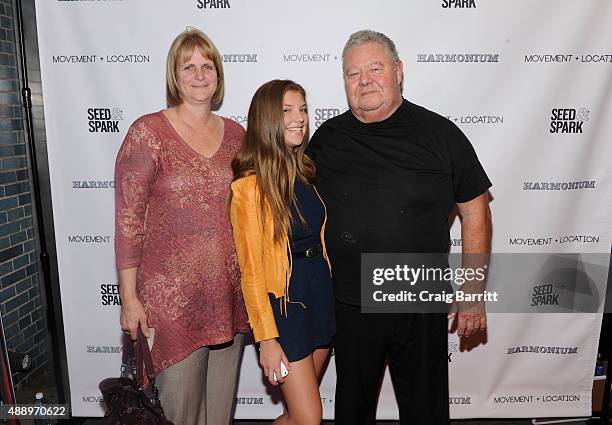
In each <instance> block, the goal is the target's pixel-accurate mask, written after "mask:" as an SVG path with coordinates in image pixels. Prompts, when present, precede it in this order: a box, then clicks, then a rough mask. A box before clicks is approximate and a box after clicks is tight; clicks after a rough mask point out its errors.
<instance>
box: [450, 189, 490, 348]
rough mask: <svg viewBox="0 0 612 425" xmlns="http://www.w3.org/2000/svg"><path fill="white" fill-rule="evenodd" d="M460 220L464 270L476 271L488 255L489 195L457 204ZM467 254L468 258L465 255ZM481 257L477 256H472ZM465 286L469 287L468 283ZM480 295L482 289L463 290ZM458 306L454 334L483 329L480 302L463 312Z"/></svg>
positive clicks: (468, 334)
mask: <svg viewBox="0 0 612 425" xmlns="http://www.w3.org/2000/svg"><path fill="white" fill-rule="evenodd" d="M457 208H458V210H459V216H460V218H461V239H462V252H463V254H464V255H463V267H464V268H479V267H482V266H483V265H485V264H487V263H488V254H489V253H490V252H491V231H492V225H491V210H490V209H489V194H488V192H485V193H483V194H481V195H479V196H478V197H476V198H474V199H472V200H471V201H467V202H462V203H457ZM466 254H468V255H466ZM476 254H481V255H476ZM466 285H470V284H469V283H468V284H466ZM464 289H466V290H475V291H476V292H480V291H482V290H483V289H484V287H483V286H482V285H480V284H474V287H473V288H464ZM462 307H464V306H461V305H459V310H458V318H457V319H458V324H457V334H458V335H459V336H466V337H469V336H470V335H471V334H472V333H473V332H474V331H477V330H484V329H486V326H487V319H486V312H485V308H484V303H480V304H478V305H476V306H471V308H469V309H465V308H463V309H462Z"/></svg>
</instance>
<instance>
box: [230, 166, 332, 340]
mask: <svg viewBox="0 0 612 425" xmlns="http://www.w3.org/2000/svg"><path fill="white" fill-rule="evenodd" d="M315 192H316V189H315ZM317 195H318V193H317ZM319 199H320V197H319ZM321 202H323V201H321ZM324 207H325V205H324ZM260 215H261V214H260V207H259V192H258V190H257V180H256V177H255V174H251V175H249V176H246V177H243V178H240V179H238V180H236V181H235V182H233V183H232V201H231V205H230V219H231V222H232V227H233V231H234V241H235V243H236V252H237V254H238V264H239V265H240V272H241V273H242V278H241V287H242V294H243V296H244V302H245V304H246V308H247V313H248V315H249V323H250V325H251V328H252V329H253V335H254V337H255V341H263V340H266V339H272V338H277V337H278V329H277V328H276V322H275V321H274V314H273V312H272V306H271V305H270V300H269V298H268V293H271V294H273V295H274V297H275V298H277V299H278V300H279V303H280V306H281V311H283V307H284V310H285V314H286V307H287V302H294V301H291V300H290V299H289V296H288V293H289V292H288V291H289V279H290V278H291V265H292V259H291V247H290V245H289V238H288V237H287V236H285V237H284V238H282V240H281V241H280V242H276V243H275V242H274V224H273V222H272V215H271V214H266V221H265V223H262V220H261V217H260ZM326 220H327V213H326V214H325V220H324V221H323V226H322V227H321V245H322V246H323V257H324V258H325V260H327V264H328V265H329V259H328V257H327V250H326V249H325V241H324V239H323V235H324V233H325V221H326ZM330 271H331V266H330ZM295 302H299V300H297V301H295Z"/></svg>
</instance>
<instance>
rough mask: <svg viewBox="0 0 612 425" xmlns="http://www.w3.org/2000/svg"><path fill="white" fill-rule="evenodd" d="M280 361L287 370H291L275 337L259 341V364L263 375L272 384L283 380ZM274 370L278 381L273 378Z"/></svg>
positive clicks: (280, 382)
mask: <svg viewBox="0 0 612 425" xmlns="http://www.w3.org/2000/svg"><path fill="white" fill-rule="evenodd" d="M281 361H282V362H283V363H284V364H285V366H286V367H287V370H291V365H290V364H289V360H287V357H285V352H284V351H283V349H282V348H281V346H280V344H279V343H278V341H276V339H267V340H265V341H261V342H260V343H259V365H260V366H261V368H262V369H263V373H264V376H265V377H266V378H268V381H270V384H272V385H278V384H282V383H284V382H285V379H284V378H283V377H282V376H281V372H280V370H281V367H280V363H281ZM274 372H276V378H277V379H278V382H277V381H275V380H274Z"/></svg>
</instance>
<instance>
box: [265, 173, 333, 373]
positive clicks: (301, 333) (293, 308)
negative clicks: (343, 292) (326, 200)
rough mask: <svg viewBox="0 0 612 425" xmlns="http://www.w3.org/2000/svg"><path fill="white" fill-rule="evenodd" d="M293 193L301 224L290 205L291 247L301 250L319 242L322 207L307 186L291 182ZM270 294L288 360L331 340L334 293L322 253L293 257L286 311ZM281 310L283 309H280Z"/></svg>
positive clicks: (280, 339)
mask: <svg viewBox="0 0 612 425" xmlns="http://www.w3.org/2000/svg"><path fill="white" fill-rule="evenodd" d="M295 194H296V198H297V200H298V203H299V206H300V210H301V212H302V216H303V217H304V220H305V221H306V224H307V226H306V227H305V226H304V225H303V224H302V222H301V220H300V219H299V216H298V215H297V212H296V210H295V208H294V207H293V206H292V207H291V214H292V215H293V218H294V220H293V225H292V227H291V251H292V252H304V251H306V250H307V249H308V248H311V247H313V246H315V245H317V244H320V243H321V237H320V234H321V226H322V225H323V220H324V218H325V210H324V208H323V204H322V203H321V200H320V199H319V197H318V196H317V194H316V193H315V191H314V189H313V188H312V187H311V186H308V185H305V184H304V183H302V182H301V181H299V180H298V181H297V182H296V184H295ZM269 296H270V303H271V304H272V310H273V311H274V319H275V321H276V327H277V328H278V333H279V338H278V341H279V343H280V345H281V347H282V348H283V351H284V352H285V355H286V356H287V359H288V360H289V361H290V362H295V361H298V360H301V359H303V358H305V357H306V356H308V355H309V354H310V353H312V352H313V351H314V350H315V348H317V347H321V346H325V345H328V344H330V343H331V340H332V337H333V335H334V334H335V333H336V319H335V317H334V293H333V285H332V280H331V275H330V271H329V267H328V265H327V261H325V258H323V255H322V254H319V255H316V256H314V257H311V258H306V257H301V258H293V268H292V272H291V280H290V282H289V300H290V301H291V302H288V303H287V314H286V315H285V314H281V310H280V303H279V300H277V299H274V296H273V295H271V294H270V295H269ZM283 313H284V311H283Z"/></svg>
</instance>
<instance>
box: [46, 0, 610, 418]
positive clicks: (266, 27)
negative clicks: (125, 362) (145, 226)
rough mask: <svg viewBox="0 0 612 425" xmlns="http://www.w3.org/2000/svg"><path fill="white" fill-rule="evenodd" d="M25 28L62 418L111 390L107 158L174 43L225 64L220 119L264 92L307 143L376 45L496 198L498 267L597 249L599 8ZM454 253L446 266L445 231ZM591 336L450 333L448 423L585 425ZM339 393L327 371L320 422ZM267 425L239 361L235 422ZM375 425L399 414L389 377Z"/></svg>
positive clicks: (52, 14) (86, 12) (101, 18)
mask: <svg viewBox="0 0 612 425" xmlns="http://www.w3.org/2000/svg"><path fill="white" fill-rule="evenodd" d="M36 12H37V21H38V37H39V46H40V63H41V72H42V83H43V92H44V106H45V116H46V128H47V139H48V153H49V167H50V173H51V186H52V195H53V209H54V217H55V231H56V240H57V257H58V267H59V273H60V284H61V295H62V308H63V312H64V326H65V334H66V345H67V353H68V368H69V374H70V388H71V402H72V410H73V413H74V415H76V416H100V415H102V414H103V407H102V405H101V396H100V394H99V392H98V388H97V385H98V382H99V381H100V380H101V379H103V378H106V377H109V376H114V375H117V374H118V373H119V365H120V355H121V354H120V351H121V347H120V345H121V343H120V338H121V331H120V328H119V311H120V300H119V291H118V279H117V273H116V271H115V266H114V252H113V240H114V235H113V232H114V205H113V203H114V198H113V196H114V194H113V191H114V182H113V168H114V160H115V156H116V154H117V151H118V149H119V146H120V145H121V142H122V140H123V137H124V135H125V133H126V131H127V129H128V127H129V125H130V124H131V123H132V122H133V121H134V120H135V119H136V118H138V117H139V116H141V115H143V114H146V113H149V112H152V111H158V110H161V109H163V108H165V106H166V105H165V74H164V72H165V71H164V70H165V60H166V54H167V51H168V48H169V46H170V43H171V41H172V40H173V39H174V37H175V36H176V35H177V34H178V33H179V32H181V31H182V30H184V29H185V27H186V26H193V27H197V28H199V29H202V30H203V31H204V32H206V33H207V34H208V35H209V36H210V37H211V38H212V40H213V41H214V42H215V43H216V45H217V47H218V48H219V50H220V51H221V53H222V55H223V61H224V69H225V73H226V96H225V99H224V102H223V105H222V107H221V108H220V110H219V111H218V113H219V114H221V115H224V116H227V117H229V118H231V119H232V120H235V121H236V122H238V123H240V124H242V125H243V126H245V127H246V126H247V124H248V123H247V110H248V106H249V102H250V99H251V96H252V95H253V93H254V92H255V90H256V89H257V87H259V86H260V85H261V84H262V83H264V82H265V81H268V80H270V79H274V78H290V79H294V80H296V81H298V82H299V83H301V84H302V85H303V86H304V87H305V88H306V90H307V97H308V104H309V115H310V120H311V123H312V126H311V127H312V128H313V129H316V128H317V127H318V126H319V125H321V123H323V122H324V121H325V120H326V119H329V118H330V117H333V116H335V115H338V114H340V113H342V112H344V111H346V110H347V102H346V98H345V94H344V89H343V82H342V71H341V51H342V47H343V45H344V43H345V41H346V39H347V38H348V36H349V34H351V33H352V32H354V31H357V30H359V29H364V28H370V29H375V30H378V31H382V32H384V33H386V34H387V35H389V36H390V37H391V38H392V39H393V40H394V41H395V43H396V45H397V48H398V50H399V52H400V57H401V59H402V61H403V63H404V70H405V80H404V96H405V97H406V98H407V99H409V100H411V101H413V102H415V103H417V104H420V105H423V106H425V107H427V108H429V109H432V110H434V111H436V112H438V113H440V114H442V115H444V116H446V117H448V119H449V120H451V121H452V122H454V123H456V124H457V126H459V128H461V130H462V131H463V132H464V133H465V134H466V135H467V136H468V137H469V139H470V140H471V141H472V143H473V145H474V147H475V149H476V151H477V153H478V155H479V158H480V160H481V162H482V163H483V165H484V167H485V169H486V170H487V173H488V174H489V176H490V178H491V180H492V181H493V187H492V189H491V195H492V201H491V209H492V213H493V222H494V239H493V250H494V251H495V252H498V253H609V252H610V245H611V236H612V204H611V197H612V196H611V187H612V185H611V176H610V168H611V167H610V164H611V163H612V161H611V159H612V143H611V142H612V140H610V139H611V137H612V120H611V119H610V117H611V116H612V44H611V43H610V41H611V40H612V26H611V25H610V20H611V19H612V2H610V1H607V0H583V1H581V2H572V1H558V0H540V1H537V2H533V1H527V0H520V1H511V2H510V1H502V0H409V1H406V0H386V1H384V2H371V1H365V0H335V1H323V0H312V1H309V2H294V1H286V0H176V1H173V2H168V1H164V0H38V1H36ZM451 242H452V250H453V251H455V252H457V251H459V250H460V249H461V237H460V226H459V223H458V220H456V221H455V223H454V225H453V227H452V241H451ZM532 287H533V288H532V291H533V300H531V299H530V300H529V301H528V302H533V303H535V307H534V310H533V311H539V310H538V306H539V305H541V304H544V305H546V304H554V303H555V302H556V301H557V298H556V297H555V295H558V294H556V293H553V292H554V291H557V290H558V288H555V287H548V286H545V282H544V283H543V282H535V283H534V284H533V285H532ZM543 295H549V296H543ZM521 311H522V310H521ZM600 323H601V314H598V313H583V314H539V315H536V314H524V313H521V314H519V313H518V312H517V313H514V314H512V313H507V314H494V315H491V316H490V317H489V329H488V332H487V335H486V337H485V338H484V339H483V340H481V341H478V343H473V344H467V343H466V342H464V341H461V340H460V339H458V338H457V336H456V334H455V333H451V335H450V338H449V346H448V365H449V368H450V394H451V396H450V398H449V403H450V408H451V414H452V416H453V417H454V418H477V417H489V418H493V417H534V416H575V415H589V414H590V409H591V385H592V378H593V371H594V366H595V358H596V353H597V344H598V337H599V328H600ZM451 332H452V331H451ZM334 383H335V370H334V363H333V359H332V362H331V364H330V366H329V369H328V371H327V373H326V375H325V378H324V380H323V383H322V385H321V397H322V401H323V407H324V416H325V418H332V417H333V406H334ZM281 411H282V403H281V399H280V395H279V393H278V392H274V391H272V390H271V389H270V388H267V387H265V386H264V384H263V380H262V374H261V371H260V369H259V367H258V364H257V356H256V352H255V349H254V347H253V346H252V345H251V346H247V347H246V350H245V353H244V360H243V364H242V369H241V376H240V386H239V391H238V398H237V410H236V417H238V418H245V419H249V418H252V419H259V418H273V417H275V416H276V415H278V414H279V413H280V412H281ZM378 417H379V418H381V419H387V418H395V417H397V406H396V404H395V399H394V397H393V392H392V388H391V384H390V380H389V379H388V377H386V378H385V382H384V384H383V387H382V394H381V397H380V403H379V415H378Z"/></svg>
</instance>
